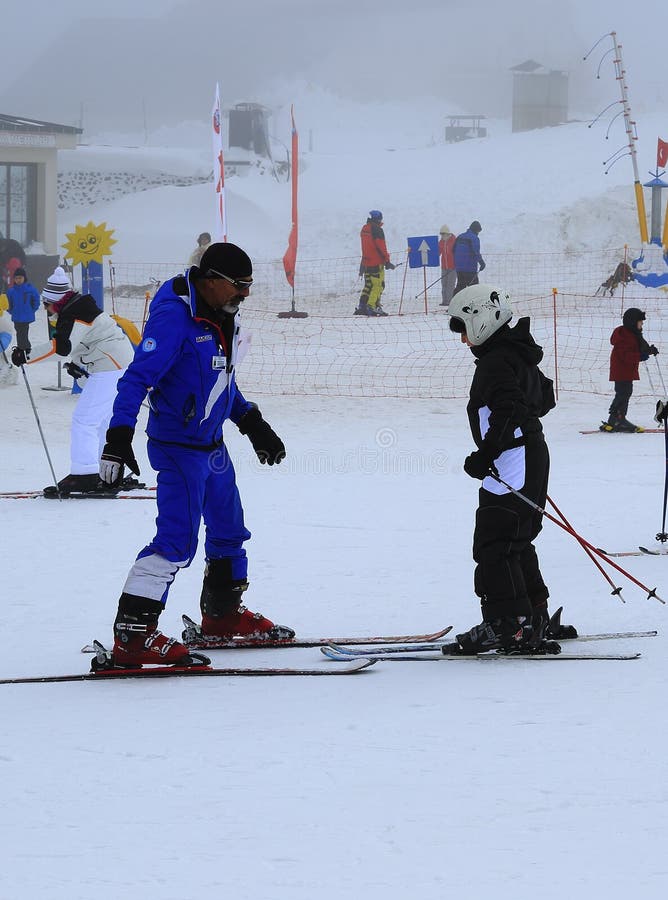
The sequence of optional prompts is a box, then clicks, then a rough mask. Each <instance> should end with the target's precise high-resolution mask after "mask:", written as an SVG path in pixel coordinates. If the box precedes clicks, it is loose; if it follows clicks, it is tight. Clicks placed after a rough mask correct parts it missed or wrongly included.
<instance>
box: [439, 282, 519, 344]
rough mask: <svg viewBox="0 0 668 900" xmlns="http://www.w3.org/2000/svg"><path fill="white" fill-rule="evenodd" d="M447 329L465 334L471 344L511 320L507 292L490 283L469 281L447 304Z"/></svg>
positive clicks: (490, 334)
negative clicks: (470, 282)
mask: <svg viewBox="0 0 668 900" xmlns="http://www.w3.org/2000/svg"><path fill="white" fill-rule="evenodd" d="M448 315H449V316H450V330H451V331H455V332H457V333H459V334H461V333H462V332H463V331H466V336H467V337H468V339H469V341H470V342H471V343H472V344H473V346H474V347H478V346H480V344H484V343H485V341H486V340H487V338H489V337H491V336H492V335H493V334H494V333H495V332H497V331H498V330H499V328H501V326H502V325H505V324H506V322H510V320H511V319H512V317H513V310H512V307H511V305H510V294H509V293H508V292H507V291H504V290H502V289H501V288H498V287H494V285H491V284H472V285H469V287H466V288H464V289H463V290H461V291H458V292H457V293H456V294H455V295H454V297H453V298H452V300H451V301H450V306H449V307H448Z"/></svg>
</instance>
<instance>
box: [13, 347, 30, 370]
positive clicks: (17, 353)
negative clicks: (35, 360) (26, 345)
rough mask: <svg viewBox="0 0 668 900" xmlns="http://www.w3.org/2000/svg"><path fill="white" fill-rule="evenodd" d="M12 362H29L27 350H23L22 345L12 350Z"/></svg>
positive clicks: (20, 363)
mask: <svg viewBox="0 0 668 900" xmlns="http://www.w3.org/2000/svg"><path fill="white" fill-rule="evenodd" d="M12 362H13V363H14V365H15V366H25V364H26V363H27V362H28V357H27V356H26V352H25V350H21V348H20V347H14V349H13V350H12Z"/></svg>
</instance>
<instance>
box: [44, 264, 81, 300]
mask: <svg viewBox="0 0 668 900" xmlns="http://www.w3.org/2000/svg"><path fill="white" fill-rule="evenodd" d="M72 290H73V288H72V282H71V281H70V279H69V278H68V277H67V273H66V272H65V270H64V269H63V267H62V266H58V267H57V268H56V270H55V272H54V273H53V275H51V276H50V277H49V280H48V281H47V283H46V287H45V288H44V290H43V291H42V300H45V301H46V302H47V303H57V302H58V300H62V299H63V297H64V296H65V294H69V293H70V292H71V291H72Z"/></svg>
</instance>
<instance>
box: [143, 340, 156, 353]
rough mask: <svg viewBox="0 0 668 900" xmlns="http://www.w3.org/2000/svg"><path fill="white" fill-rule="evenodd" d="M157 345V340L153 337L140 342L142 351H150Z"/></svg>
mask: <svg viewBox="0 0 668 900" xmlns="http://www.w3.org/2000/svg"><path fill="white" fill-rule="evenodd" d="M157 346H158V342H157V341H156V339H155V338H146V340H145V341H144V342H143V343H142V345H141V348H142V350H143V351H144V353H150V352H151V351H152V350H155V348H156V347H157Z"/></svg>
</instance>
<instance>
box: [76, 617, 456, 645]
mask: <svg viewBox="0 0 668 900" xmlns="http://www.w3.org/2000/svg"><path fill="white" fill-rule="evenodd" d="M183 619H184V622H186V621H188V622H191V621H192V620H191V619H189V618H188V616H184V617H183ZM450 631H452V625H448V627H447V628H443V629H442V630H441V631H435V632H434V633H433V634H386V635H373V636H371V635H367V636H362V637H352V636H349V637H340V638H331V637H313V638H291V639H288V640H282V641H269V640H264V641H263V640H257V639H252V638H245V637H236V638H231V639H230V640H228V641H206V640H205V641H200V640H197V639H196V638H192V637H190V636H188V635H189V632H188V630H187V626H186V630H185V631H184V633H183V634H184V637H183V643H184V644H185V645H186V646H187V647H189V648H191V649H193V650H196V649H198V650H276V649H279V648H281V647H294V648H300V647H326V646H327V645H328V644H338V645H339V646H349V645H351V644H352V645H358V644H360V645H361V644H370V645H374V644H424V643H434V641H439V640H440V639H441V638H443V637H445V635H446V634H448V632H450ZM81 652H82V653H95V648H94V647H93V645H92V644H85V645H84V646H83V647H82V648H81Z"/></svg>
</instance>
